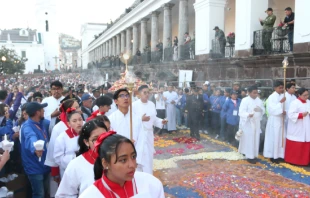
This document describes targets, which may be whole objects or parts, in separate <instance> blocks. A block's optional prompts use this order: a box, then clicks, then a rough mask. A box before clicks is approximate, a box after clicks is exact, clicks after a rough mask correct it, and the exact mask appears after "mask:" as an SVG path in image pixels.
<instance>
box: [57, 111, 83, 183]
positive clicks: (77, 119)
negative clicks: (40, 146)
mask: <svg viewBox="0 0 310 198" xmlns="http://www.w3.org/2000/svg"><path fill="white" fill-rule="evenodd" d="M67 119H68V126H69V128H68V129H67V130H66V132H65V133H61V134H60V135H59V136H58V137H57V139H56V141H55V144H54V159H55V162H56V164H57V165H58V166H59V169H60V177H61V178H62V176H63V173H64V172H65V170H66V168H67V166H68V164H69V163H70V161H71V160H72V159H74V158H75V157H76V154H77V151H78V150H79V146H78V138H79V134H80V132H81V130H82V126H83V118H82V115H81V114H80V113H79V112H77V111H76V110H75V109H74V108H69V109H67Z"/></svg>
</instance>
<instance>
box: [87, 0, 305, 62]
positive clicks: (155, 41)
mask: <svg viewBox="0 0 310 198" xmlns="http://www.w3.org/2000/svg"><path fill="white" fill-rule="evenodd" d="M309 6H310V1H308V0H145V1H142V2H140V3H138V4H135V5H134V6H133V7H132V10H131V11H129V12H128V13H126V14H124V15H123V16H122V17H121V18H119V19H118V20H116V21H115V22H114V23H113V25H112V26H111V27H109V28H108V29H107V30H106V31H104V32H103V33H102V34H101V35H100V36H99V37H97V38H96V39H94V40H93V41H92V42H91V43H90V44H89V45H88V46H87V48H84V49H82V55H83V58H84V57H85V59H87V60H85V59H83V62H84V63H85V62H87V63H93V62H100V61H102V58H104V57H111V56H119V55H121V54H123V53H127V54H130V55H132V56H133V55H135V54H136V51H137V49H139V50H140V52H141V53H144V52H147V51H148V50H149V51H150V53H151V54H152V53H153V52H154V53H155V52H156V51H158V46H159V43H161V42H162V45H163V49H164V53H163V54H164V55H162V54H160V55H159V60H160V61H162V60H165V59H166V57H165V55H166V52H165V49H168V48H169V47H171V45H173V44H174V43H173V40H174V38H175V37H178V49H177V51H178V60H182V53H183V51H184V50H186V49H185V47H186V45H185V36H184V34H185V33H189V36H190V37H191V39H192V44H191V46H190V47H189V50H192V51H193V50H194V54H195V59H199V60H205V59H208V58H210V56H211V54H212V53H213V52H214V51H215V49H214V43H216V40H215V31H214V30H213V29H214V27H215V26H218V27H219V29H221V30H223V31H224V33H225V37H226V36H228V34H229V33H230V32H234V33H235V39H234V43H233V44H231V45H229V44H227V46H226V47H228V49H230V50H233V52H232V53H230V55H229V56H230V57H231V56H234V57H237V58H238V57H249V56H253V55H255V53H253V51H255V49H256V51H260V50H263V49H260V45H262V44H261V43H260V44H257V42H259V41H258V40H259V39H258V37H261V36H259V33H260V32H259V31H261V30H262V26H261V24H260V22H259V18H261V19H265V18H266V16H267V15H266V13H265V10H267V8H269V7H272V8H273V10H274V15H276V16H277V20H276V22H275V24H274V28H275V30H276V29H277V26H278V24H279V23H280V21H281V20H282V21H283V20H284V18H285V13H284V9H285V8H286V7H291V8H292V10H293V12H294V13H295V27H294V53H302V52H309V48H308V45H309V43H310V30H309V28H308V27H307V26H306V25H305V19H306V18H307V16H310V13H309V12H308V11H307V8H308V7H309ZM275 34H276V31H274V33H273V35H275ZM257 35H258V36H257ZM285 39H286V40H285ZM260 40H261V39H260ZM82 42H83V39H82ZM260 42H261V41H260ZM271 42H272V43H273V45H277V46H278V47H282V48H283V46H285V45H286V43H287V36H286V37H283V38H282V37H279V36H277V35H275V36H272V40H271ZM283 43H284V44H283ZM253 46H254V47H253ZM229 47H232V48H229ZM273 48H274V49H276V47H273ZM282 50H283V49H280V50H279V51H277V52H278V53H282V52H286V51H282ZM174 53H176V52H174ZM226 53H227V52H226V51H225V54H226ZM87 56H88V57H87ZM189 56H190V55H189ZM86 57H87V58H86ZM154 57H155V56H154ZM151 59H153V54H152V55H151ZM84 68H85V67H84Z"/></svg>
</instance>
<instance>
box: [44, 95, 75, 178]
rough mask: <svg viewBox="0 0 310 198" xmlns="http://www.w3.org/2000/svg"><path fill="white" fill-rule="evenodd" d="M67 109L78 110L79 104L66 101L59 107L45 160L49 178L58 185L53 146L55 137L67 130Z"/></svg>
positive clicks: (57, 168)
mask: <svg viewBox="0 0 310 198" xmlns="http://www.w3.org/2000/svg"><path fill="white" fill-rule="evenodd" d="M69 108H75V109H77V108H79V104H78V103H77V102H76V101H75V100H66V101H64V102H63V103H62V104H61V105H60V108H59V110H60V112H61V114H60V116H59V119H60V121H59V122H58V123H57V124H56V125H55V126H54V128H53V130H52V133H51V138H50V141H49V144H48V148H47V154H46V160H45V165H46V166H49V167H51V176H52V177H54V181H56V182H57V183H59V180H60V175H59V174H60V173H59V167H58V164H57V163H56V162H55V159H54V148H55V146H54V145H55V141H56V139H57V137H58V136H59V135H60V134H61V133H63V132H65V131H66V130H67V129H68V128H69V126H68V123H67V110H68V109H69Z"/></svg>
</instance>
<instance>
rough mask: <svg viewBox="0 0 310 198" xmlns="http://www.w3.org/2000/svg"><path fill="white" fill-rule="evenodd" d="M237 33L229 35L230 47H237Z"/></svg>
mask: <svg viewBox="0 0 310 198" xmlns="http://www.w3.org/2000/svg"><path fill="white" fill-rule="evenodd" d="M235 37H236V35H235V33H234V32H230V33H229V34H228V35H227V42H228V43H229V45H230V46H234V45H235Z"/></svg>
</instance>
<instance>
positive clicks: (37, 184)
mask: <svg viewBox="0 0 310 198" xmlns="http://www.w3.org/2000/svg"><path fill="white" fill-rule="evenodd" d="M27 176H28V178H29V181H30V184H31V188H32V198H45V197H46V195H48V187H49V182H48V181H49V173H45V174H38V175H27Z"/></svg>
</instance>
